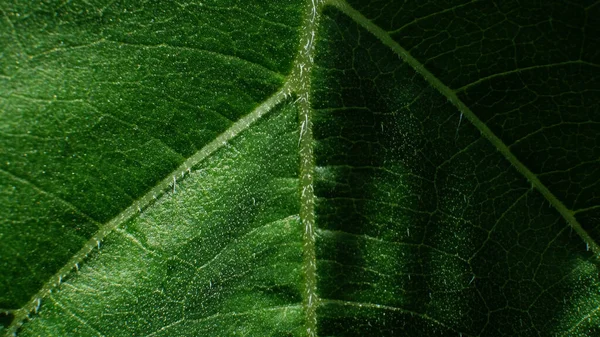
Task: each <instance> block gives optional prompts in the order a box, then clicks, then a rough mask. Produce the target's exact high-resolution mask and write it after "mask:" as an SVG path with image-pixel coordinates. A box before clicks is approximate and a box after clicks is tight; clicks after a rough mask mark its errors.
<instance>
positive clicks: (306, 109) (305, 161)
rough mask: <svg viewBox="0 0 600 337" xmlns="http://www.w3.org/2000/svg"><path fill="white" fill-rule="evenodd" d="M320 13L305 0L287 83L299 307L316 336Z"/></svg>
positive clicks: (316, 0)
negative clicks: (315, 125)
mask: <svg viewBox="0 0 600 337" xmlns="http://www.w3.org/2000/svg"><path fill="white" fill-rule="evenodd" d="M319 15H320V0H309V1H307V5H306V17H305V22H304V26H303V27H304V28H303V31H302V35H301V39H300V46H299V48H300V52H299V54H298V56H297V59H296V62H295V66H294V70H293V72H292V74H291V77H290V80H289V82H290V86H291V88H292V90H293V91H294V92H295V93H296V94H297V95H298V99H297V104H298V109H299V123H300V125H299V126H300V139H299V141H298V143H299V153H300V191H299V193H300V220H301V221H302V224H303V225H304V232H303V238H302V240H303V266H302V268H303V271H304V279H305V283H304V291H303V294H302V295H303V296H302V298H303V306H304V310H305V319H306V335H307V336H308V337H314V336H316V335H317V306H318V301H319V299H318V297H317V263H316V253H315V212H314V207H315V194H314V184H313V179H314V170H315V159H314V153H313V133H312V118H311V115H312V114H311V107H310V73H311V70H312V68H313V64H314V56H313V55H314V49H315V35H316V30H317V25H318V20H319Z"/></svg>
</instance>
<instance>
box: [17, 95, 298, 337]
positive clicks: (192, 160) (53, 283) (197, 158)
mask: <svg viewBox="0 0 600 337" xmlns="http://www.w3.org/2000/svg"><path fill="white" fill-rule="evenodd" d="M289 90H290V89H289V84H287V83H286V84H285V85H284V86H283V88H282V89H281V90H279V91H278V92H277V93H275V94H274V95H273V96H271V97H270V98H268V99H267V100H266V101H264V102H263V103H262V104H261V105H259V106H258V107H257V108H256V109H254V110H253V111H252V112H251V113H249V114H248V115H246V116H244V117H243V118H241V119H239V120H238V121H237V122H235V123H233V125H231V127H229V129H227V130H226V131H225V132H223V133H222V134H220V135H219V136H218V137H217V138H215V139H214V140H213V141H211V142H210V143H208V144H207V145H205V146H204V147H202V149H200V150H199V151H198V152H196V153H194V154H193V155H192V156H191V157H189V158H188V159H187V160H186V161H185V162H183V163H182V164H181V165H180V166H179V167H178V168H177V169H176V170H174V171H173V172H171V173H170V174H169V175H167V177H166V178H164V179H163V180H162V181H161V182H159V183H158V184H157V185H156V186H154V187H153V188H152V189H151V190H150V191H148V192H147V193H146V194H144V195H143V196H142V197H141V198H139V199H138V200H136V201H135V202H134V203H133V204H131V206H129V207H128V208H126V209H125V210H123V211H122V212H121V213H119V214H118V215H117V216H115V217H114V218H112V219H111V220H110V221H109V222H107V223H105V224H104V225H102V226H101V227H100V229H99V230H98V231H97V232H96V234H94V236H93V237H92V238H91V239H89V240H88V241H87V242H86V243H85V244H84V245H83V247H82V248H81V249H80V250H79V251H78V252H77V253H76V254H75V255H73V256H72V257H71V259H69V261H68V262H67V263H66V264H65V265H64V266H63V267H62V268H60V269H59V270H58V272H56V274H54V275H53V276H52V277H51V278H50V280H48V281H47V282H46V283H45V284H44V285H43V286H42V288H41V289H40V290H39V291H38V292H37V293H36V294H35V295H34V296H33V297H32V298H31V300H30V301H29V302H27V303H26V304H25V305H24V306H23V307H21V308H19V309H17V310H15V311H14V314H15V317H14V319H13V322H12V323H11V325H10V326H9V327H8V330H7V335H10V334H11V333H12V334H13V335H14V334H16V331H17V330H18V329H19V327H20V326H21V325H22V324H23V321H24V319H25V318H26V317H27V316H28V315H29V313H31V312H33V311H35V312H37V309H38V308H39V306H40V303H41V300H42V299H43V298H45V297H47V296H48V294H50V293H51V292H52V289H54V288H56V287H57V286H58V285H59V284H60V283H61V282H62V280H63V278H65V277H66V276H67V275H68V274H69V273H70V272H71V271H72V270H73V269H76V270H78V269H79V264H80V263H81V262H82V261H83V260H84V259H85V258H86V257H87V256H88V254H89V253H90V252H91V251H92V250H93V249H94V248H96V247H97V248H98V249H99V248H100V243H101V242H102V240H103V239H104V238H105V237H106V236H107V235H108V234H110V233H111V232H112V231H113V230H115V229H116V228H117V227H119V225H121V224H122V223H124V222H125V221H127V220H129V219H130V218H132V217H133V216H135V215H136V214H138V213H140V212H141V211H142V210H143V209H145V208H146V207H148V206H149V205H150V204H151V203H152V202H153V201H154V200H156V199H157V198H158V197H159V196H160V195H162V194H164V193H165V192H166V191H167V190H171V189H172V190H173V191H176V188H175V186H176V183H177V180H178V179H182V178H184V176H185V174H186V173H190V172H191V171H190V170H191V168H192V167H193V166H194V165H196V164H197V163H199V162H201V161H202V160H204V159H205V158H207V157H208V156H210V155H211V154H212V153H214V152H215V151H217V150H218V149H220V148H221V147H223V146H225V145H226V144H227V142H228V141H230V140H231V139H233V138H234V137H236V136H237V135H238V134H240V133H241V132H242V131H244V130H246V129H247V128H248V127H250V126H251V125H252V124H254V122H256V121H257V120H258V119H260V118H261V117H262V116H263V115H265V114H266V113H267V112H269V111H270V110H271V109H273V107H275V106H276V105H277V104H279V103H280V102H282V101H283V100H284V99H285V98H286V97H287V95H288V94H289Z"/></svg>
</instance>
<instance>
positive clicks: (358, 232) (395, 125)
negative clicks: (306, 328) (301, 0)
mask: <svg viewBox="0 0 600 337" xmlns="http://www.w3.org/2000/svg"><path fill="white" fill-rule="evenodd" d="M324 14H325V16H324V19H323V22H322V23H321V31H320V32H319V36H320V41H319V43H318V45H317V57H316V64H317V66H316V68H315V70H314V72H313V88H314V91H313V97H314V100H313V103H312V104H313V108H314V109H315V111H314V123H315V129H314V134H315V139H316V150H315V155H316V163H317V169H316V172H317V173H318V175H317V177H316V179H317V184H316V189H315V193H316V195H317V197H318V199H317V203H316V222H317V225H318V227H319V234H320V235H319V238H318V242H317V247H318V251H317V252H318V253H317V259H318V270H319V274H320V277H319V285H318V291H319V295H320V297H321V298H322V301H324V304H323V306H322V308H321V309H320V310H319V331H320V333H321V334H322V335H325V336H330V335H331V336H397V335H402V334H406V335H410V336H456V335H459V334H461V333H462V334H463V335H465V336H539V335H541V336H551V335H554V334H555V333H559V332H560V331H563V330H562V329H565V327H570V325H571V324H573V325H574V324H576V323H577V319H575V318H574V317H572V318H569V317H568V316H567V317H565V313H567V312H571V311H572V310H573V307H578V308H579V309H577V310H581V309H582V306H584V307H586V308H587V309H586V310H591V311H592V312H594V311H593V310H594V304H593V303H595V300H594V301H591V302H593V303H590V304H589V305H586V304H582V303H580V301H581V302H583V303H589V302H587V299H586V296H588V295H587V294H589V291H591V290H592V289H598V286H599V285H600V279H599V278H598V273H597V271H596V268H597V265H596V263H595V262H593V261H594V260H593V258H592V254H591V252H586V251H585V244H584V243H583V242H582V240H581V238H580V237H579V236H577V235H576V234H575V233H574V232H573V231H572V230H571V229H570V227H569V225H568V224H566V223H565V221H564V220H563V219H562V217H561V216H560V215H559V214H558V213H557V212H556V210H555V209H554V208H553V207H552V206H551V205H550V204H549V203H548V201H547V200H545V199H544V198H543V196H542V195H541V194H539V193H538V192H537V191H536V190H532V189H531V186H530V184H529V183H528V182H527V180H526V179H525V178H524V177H523V176H521V175H520V173H519V172H517V171H516V170H515V169H514V168H512V167H511V164H510V163H509V161H508V160H506V159H505V158H504V157H503V156H502V155H501V154H500V152H498V151H496V150H495V149H494V148H493V146H492V145H491V144H490V143H489V141H487V139H485V138H484V137H483V136H482V135H481V134H480V133H479V131H478V130H476V129H475V128H474V127H473V126H472V125H471V124H470V123H468V122H466V121H465V120H463V121H462V123H461V116H460V113H459V112H457V110H456V108H455V107H454V106H453V105H452V104H451V103H450V102H449V101H448V100H447V99H446V98H445V97H443V96H442V95H441V94H440V93H439V92H437V91H436V90H435V89H433V88H431V87H430V86H429V84H428V83H427V82H426V81H425V80H424V79H423V78H422V77H421V76H420V75H418V74H416V73H415V72H414V70H412V69H411V68H409V66H408V65H407V64H405V63H403V62H402V61H401V60H400V59H399V57H398V55H396V54H395V53H393V52H392V51H391V50H389V49H388V48H387V47H385V46H384V45H382V44H381V42H380V41H378V40H377V39H376V38H375V37H374V36H372V35H370V34H369V33H367V32H366V31H364V30H363V29H362V28H359V26H358V25H357V24H356V23H355V22H353V21H352V20H350V19H349V18H347V17H346V16H345V15H344V14H342V13H340V12H338V11H337V10H335V9H326V10H325V13H324ZM530 117H531V118H533V116H530ZM596 293H597V291H596V292H594V294H596ZM582 312H588V313H589V311H585V310H582ZM584 335H586V334H584Z"/></svg>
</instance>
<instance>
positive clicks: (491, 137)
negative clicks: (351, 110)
mask: <svg viewBox="0 0 600 337" xmlns="http://www.w3.org/2000/svg"><path fill="white" fill-rule="evenodd" d="M326 1H327V4H329V5H332V6H334V7H336V8H337V9H339V10H340V11H342V12H343V13H344V14H346V15H348V16H349V17H350V18H351V19H352V20H354V21H355V22H356V23H358V24H359V25H361V26H362V27H363V28H365V29H366V30H368V31H369V32H370V33H372V34H373V35H375V37H377V38H378V39H379V40H380V41H381V42H382V43H383V44H385V45H386V46H388V47H389V48H391V49H392V50H393V51H394V52H395V53H396V54H398V55H399V56H400V58H402V60H403V61H404V62H406V63H407V64H408V65H410V66H411V67H412V68H413V69H414V70H415V71H416V72H417V73H419V74H420V75H421V76H423V78H425V80H426V81H427V82H428V83H429V84H430V85H431V86H432V87H434V88H436V89H437V90H438V91H439V92H440V93H441V94H442V95H444V96H445V97H446V98H447V99H448V101H449V102H450V103H452V105H454V106H455V107H456V108H457V109H458V110H459V111H460V112H461V113H462V114H463V115H464V116H465V117H466V118H467V119H469V121H470V122H471V123H473V125H474V126H475V127H476V128H477V129H479V131H480V132H481V134H482V135H483V136H484V137H485V138H487V140H488V141H489V142H490V143H492V145H493V146H494V147H495V148H496V149H497V150H498V151H499V152H500V153H502V155H504V157H505V158H506V159H507V160H508V161H509V162H510V163H511V164H512V165H513V166H514V167H515V168H516V169H517V171H519V173H521V174H522V175H523V176H524V177H525V178H526V179H527V180H528V181H529V182H530V183H531V187H532V188H535V189H537V190H538V191H539V192H540V193H541V194H542V195H543V196H544V197H545V198H546V200H548V202H549V203H550V204H551V205H552V206H553V207H554V208H555V209H556V210H557V211H558V212H559V213H560V215H561V216H562V217H563V218H564V219H565V220H566V222H567V223H568V224H569V225H570V226H571V227H572V228H573V230H575V232H576V233H577V234H578V235H579V236H580V237H581V239H582V240H583V241H584V243H585V244H586V246H587V247H588V248H589V249H590V250H591V251H592V252H593V253H594V255H595V256H596V257H597V258H598V257H600V246H599V245H598V244H597V243H596V242H595V241H594V240H593V239H592V238H591V237H590V235H589V234H588V233H587V232H586V231H585V229H583V227H582V226H581V224H580V223H579V222H578V221H577V219H576V218H575V216H574V212H572V211H571V210H569V209H568V208H567V207H566V206H565V204H563V203H562V202H561V201H560V200H558V198H557V197H556V196H555V195H554V194H553V193H552V192H551V191H550V190H549V189H548V187H546V186H545V185H544V184H543V183H542V182H541V181H540V180H539V178H538V177H537V175H536V174H535V173H533V172H531V170H529V168H528V167H527V166H525V164H523V163H522V162H521V161H520V160H519V159H518V158H517V157H516V156H515V155H514V154H513V153H512V152H511V151H510V149H509V148H508V146H506V144H504V142H503V141H502V140H501V139H500V138H498V136H496V135H495V134H494V133H493V132H492V130H490V128H489V127H488V126H487V125H486V124H485V123H484V122H483V121H481V120H480V119H479V118H478V117H477V115H475V114H474V113H473V111H471V109H470V108H469V107H467V105H466V104H465V103H463V102H462V101H461V100H460V99H459V98H458V96H457V95H456V91H454V90H452V89H450V88H449V87H448V86H446V85H445V84H444V83H442V81H440V80H439V79H438V78H437V77H435V76H434V75H433V74H432V73H431V72H429V70H427V69H426V68H425V67H424V66H423V65H422V64H421V63H420V62H419V61H418V60H417V59H415V58H414V57H413V56H412V55H410V53H409V52H408V51H407V50H406V49H404V48H402V46H400V45H399V44H398V43H397V42H396V41H394V39H393V38H392V37H391V36H390V35H389V34H388V33H387V32H386V31H385V30H383V29H382V28H381V27H379V26H377V25H375V24H374V23H373V22H371V21H370V20H369V19H368V18H366V17H365V16H364V15H362V14H361V13H360V12H358V11H357V10H355V9H354V8H352V7H351V6H350V5H348V3H346V1H345V0H326Z"/></svg>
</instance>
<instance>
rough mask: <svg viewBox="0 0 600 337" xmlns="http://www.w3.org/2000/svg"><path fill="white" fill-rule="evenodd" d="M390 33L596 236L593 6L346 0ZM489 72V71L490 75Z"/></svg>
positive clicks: (598, 111) (598, 35)
mask: <svg viewBox="0 0 600 337" xmlns="http://www.w3.org/2000/svg"><path fill="white" fill-rule="evenodd" d="M348 2H349V3H350V4H351V5H352V6H353V7H354V8H355V9H357V10H359V11H360V12H361V13H362V14H363V15H365V16H366V17H367V18H369V19H371V20H372V21H373V22H374V23H375V24H376V25H378V26H380V27H382V28H383V29H384V30H386V31H388V32H389V33H390V35H391V36H392V37H393V38H394V40H395V41H397V42H398V43H399V44H400V45H401V46H402V47H404V48H405V49H406V50H408V51H409V52H410V53H411V55H412V56H414V57H415V58H416V59H417V60H419V62H421V63H422V64H423V65H424V66H425V67H426V68H427V69H428V70H429V71H430V72H431V73H433V74H434V75H435V76H436V77H437V78H439V79H440V80H441V81H442V82H443V83H444V84H445V85H447V86H448V87H449V88H450V89H453V90H457V93H458V97H459V98H460V99H461V100H462V101H463V102H464V103H465V104H466V105H467V106H469V108H470V109H471V110H472V111H473V112H474V113H475V114H476V115H477V116H478V117H479V118H480V119H481V120H482V121H483V122H484V123H486V125H487V126H488V127H489V128H490V129H491V130H492V131H493V132H494V134H496V135H497V136H498V137H500V139H501V140H502V141H503V142H504V143H505V144H506V145H507V146H509V148H510V150H511V151H512V153H513V154H515V155H516V157H517V158H518V159H519V160H520V161H521V162H523V163H524V164H525V166H527V167H528V168H529V169H530V170H531V171H532V172H533V173H535V174H536V175H537V176H538V177H539V179H540V180H541V181H542V183H544V185H545V186H546V187H548V188H549V189H550V191H552V193H553V194H554V195H556V197H557V198H558V199H559V200H561V201H562V202H563V203H564V204H565V206H566V207H567V208H569V209H570V210H573V211H578V210H581V212H580V213H578V214H577V220H578V221H579V222H580V223H581V224H582V225H583V226H584V227H585V228H586V230H588V232H590V233H591V234H592V235H593V237H594V239H596V240H600V229H598V222H599V221H600V211H599V210H598V208H595V209H591V210H588V208H590V207H594V206H597V205H598V204H600V192H599V191H600V184H599V182H600V137H598V135H599V134H600V100H599V99H598V95H599V92H600V19H599V18H600V6H598V5H597V3H596V2H594V1H581V2H577V3H574V2H572V1H542V2H535V1H468V0H460V1H362V0H349V1H348ZM488 77H489V78H488Z"/></svg>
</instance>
